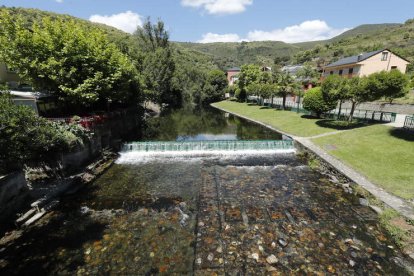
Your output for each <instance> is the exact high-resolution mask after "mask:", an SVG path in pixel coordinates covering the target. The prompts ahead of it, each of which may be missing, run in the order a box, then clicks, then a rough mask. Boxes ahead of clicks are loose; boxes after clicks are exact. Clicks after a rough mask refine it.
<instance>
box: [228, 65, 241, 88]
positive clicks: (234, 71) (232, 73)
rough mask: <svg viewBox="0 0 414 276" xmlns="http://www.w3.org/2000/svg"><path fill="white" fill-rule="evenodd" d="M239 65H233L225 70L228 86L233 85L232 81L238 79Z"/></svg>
mask: <svg viewBox="0 0 414 276" xmlns="http://www.w3.org/2000/svg"><path fill="white" fill-rule="evenodd" d="M240 71H241V70H240V68H239V67H233V68H230V69H228V70H227V71H226V76H227V81H228V82H229V86H231V85H234V83H235V82H236V81H237V80H238V79H239V73H240Z"/></svg>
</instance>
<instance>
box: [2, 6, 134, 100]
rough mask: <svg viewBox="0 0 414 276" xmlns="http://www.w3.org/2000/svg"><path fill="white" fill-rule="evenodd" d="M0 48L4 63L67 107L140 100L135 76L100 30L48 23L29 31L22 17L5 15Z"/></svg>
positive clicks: (47, 20) (71, 23)
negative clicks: (66, 104) (68, 104)
mask: <svg viewBox="0 0 414 276" xmlns="http://www.w3.org/2000/svg"><path fill="white" fill-rule="evenodd" d="M0 44H1V45H2V47H0V59H2V60H3V61H5V62H6V63H7V64H8V65H9V66H11V67H13V68H15V69H16V70H17V72H18V73H19V75H21V76H22V77H23V78H24V79H27V80H28V81H30V82H31V83H32V85H33V86H34V87H35V88H37V89H42V90H47V91H49V92H50V93H51V94H54V95H56V96H58V97H59V98H60V99H61V100H63V101H66V102H69V103H73V104H79V105H90V104H93V103H96V102H99V101H101V102H103V103H104V102H107V101H114V102H121V103H130V102H131V101H137V100H138V99H139V97H140V82H139V77H138V72H137V70H136V69H135V67H134V66H133V64H132V62H131V61H130V60H129V59H128V57H127V56H126V55H124V54H123V53H121V51H120V50H119V49H118V48H117V47H116V46H115V44H113V43H111V42H109V41H108V39H107V37H106V35H105V34H104V33H103V32H101V31H100V30H99V29H97V28H94V27H91V26H86V25H85V24H82V23H80V22H77V21H75V20H63V19H61V18H55V19H52V18H50V17H44V18H42V19H41V20H39V21H34V22H33V24H32V25H31V26H29V27H27V26H26V25H25V24H24V21H23V19H22V18H21V17H20V16H11V15H10V13H9V12H8V11H7V10H1V11H0Z"/></svg>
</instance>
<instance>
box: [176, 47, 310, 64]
mask: <svg viewBox="0 0 414 276" xmlns="http://www.w3.org/2000/svg"><path fill="white" fill-rule="evenodd" d="M175 43H176V45H179V46H180V47H182V48H187V49H191V50H195V51H197V52H201V53H204V54H207V55H209V56H210V57H211V58H212V60H213V61H214V62H215V63H216V64H217V65H218V66H219V67H221V68H227V67H233V66H240V65H242V64H246V63H255V64H260V65H272V64H273V63H274V59H275V58H276V57H280V58H287V59H288V58H290V57H291V56H293V55H294V54H295V53H297V52H299V51H301V50H302V49H301V48H300V47H297V46H295V45H291V44H288V43H284V42H280V41H256V42H240V43H237V42H231V43H230V42H228V43H224V42H218V43H189V42H175Z"/></svg>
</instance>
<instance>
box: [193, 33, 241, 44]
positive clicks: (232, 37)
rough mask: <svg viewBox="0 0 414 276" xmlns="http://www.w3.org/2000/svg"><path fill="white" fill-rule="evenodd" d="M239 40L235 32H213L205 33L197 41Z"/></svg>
mask: <svg viewBox="0 0 414 276" xmlns="http://www.w3.org/2000/svg"><path fill="white" fill-rule="evenodd" d="M239 41H241V39H240V37H239V35H237V34H213V33H206V34H204V35H203V38H202V39H201V40H199V41H197V42H198V43H211V42H239Z"/></svg>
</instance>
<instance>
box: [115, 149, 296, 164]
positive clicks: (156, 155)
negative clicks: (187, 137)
mask: <svg viewBox="0 0 414 276" xmlns="http://www.w3.org/2000/svg"><path fill="white" fill-rule="evenodd" d="M295 152H296V150H295V149H278V150H243V151H183V152H177V151H164V152H138V151H130V152H121V153H120V157H119V158H118V159H117V160H116V162H115V163H116V164H139V163H148V162H153V161H162V162H176V161H200V160H202V159H204V158H206V157H207V158H216V157H219V158H220V159H230V160H231V159H238V158H241V157H245V156H246V157H248V156H264V155H267V156H269V155H275V154H292V153H295Z"/></svg>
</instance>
